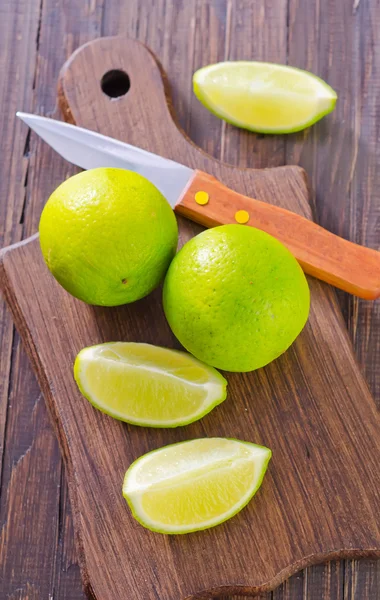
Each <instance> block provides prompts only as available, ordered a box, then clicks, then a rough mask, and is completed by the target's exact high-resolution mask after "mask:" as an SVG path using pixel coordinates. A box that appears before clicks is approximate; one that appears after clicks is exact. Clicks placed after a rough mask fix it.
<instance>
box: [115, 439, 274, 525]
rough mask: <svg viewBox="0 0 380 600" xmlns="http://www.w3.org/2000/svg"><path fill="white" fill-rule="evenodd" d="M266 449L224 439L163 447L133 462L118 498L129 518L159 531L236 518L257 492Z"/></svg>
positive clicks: (266, 456) (269, 452) (199, 440)
mask: <svg viewBox="0 0 380 600" xmlns="http://www.w3.org/2000/svg"><path fill="white" fill-rule="evenodd" d="M271 455H272V453H271V451H270V450H269V449H268V448H265V447H264V446H257V445H256V444H251V443H249V442H241V441H239V440H234V439H226V438H203V439H197V440H191V441H189V442H181V443H179V444H173V445H171V446H165V447H164V448H160V449H159V450H154V451H153V452H148V454H145V455H144V456H142V457H141V458H139V459H138V460H136V461H135V462H134V463H133V464H132V465H131V466H130V467H129V469H128V471H127V472H126V474H125V478H124V484H123V496H124V498H125V499H126V500H127V502H128V504H129V506H130V508H131V510H132V513H133V516H134V517H135V518H136V519H137V521H139V523H141V525H144V527H147V528H148V529H152V530H153V531H158V532H159V533H190V532H192V531H198V530H200V529H207V528H209V527H213V526H214V525H219V523H222V522H223V521H226V520H227V519H230V518H231V517H233V516H234V515H236V514H237V513H238V512H239V511H240V510H241V509H242V508H243V507H244V506H246V504H248V502H249V501H250V500H251V498H252V496H253V495H254V494H255V493H256V492H257V490H258V489H259V487H260V485H261V483H262V480H263V477H264V475H265V471H266V470H267V466H268V463H269V460H270V458H271Z"/></svg>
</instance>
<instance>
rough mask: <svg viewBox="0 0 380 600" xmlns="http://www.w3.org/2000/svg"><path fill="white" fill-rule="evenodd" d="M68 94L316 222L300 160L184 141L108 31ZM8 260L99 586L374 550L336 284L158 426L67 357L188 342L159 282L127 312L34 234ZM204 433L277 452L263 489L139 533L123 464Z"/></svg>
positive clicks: (373, 414) (374, 463)
mask: <svg viewBox="0 0 380 600" xmlns="http://www.w3.org/2000/svg"><path fill="white" fill-rule="evenodd" d="M113 69H122V70H124V71H125V72H126V73H128V75H129V78H130V90H129V91H128V93H127V94H126V95H123V96H120V97H118V98H116V99H110V98H109V97H108V96H107V95H106V94H105V93H104V92H103V91H102V89H101V81H102V78H103V77H104V75H105V74H106V73H109V71H111V70H113ZM124 83H125V82H124ZM124 83H123V80H122V77H121V76H120V74H117V73H116V74H115V73H114V74H108V75H107V76H106V77H105V79H104V80H103V87H104V89H106V90H107V91H108V92H109V93H111V94H116V93H120V92H121V91H123V90H122V88H123V85H124ZM59 97H60V104H61V106H62V108H63V112H64V115H65V118H66V119H67V120H70V121H72V122H75V123H77V124H78V125H81V126H83V127H88V128H90V129H94V130H97V131H100V132H101V133H104V134H107V135H111V136H113V137H116V138H120V139H122V140H125V141H128V142H130V143H132V144H136V145H139V146H141V147H143V148H146V149H149V150H151V151H153V152H157V153H159V154H162V155H163V156H167V157H168V158H173V159H175V160H178V161H180V162H183V163H185V164H187V165H189V166H190V167H198V168H200V169H203V170H205V171H208V172H209V173H210V174H212V175H215V176H216V177H218V178H220V180H222V181H223V182H224V183H226V184H227V185H229V186H230V187H231V188H233V189H236V190H237V191H239V192H243V193H245V194H248V195H252V196H255V197H257V198H259V199H261V200H265V201H267V202H272V203H275V204H278V205H280V206H283V207H285V208H289V209H291V210H294V211H296V212H299V213H300V214H304V215H306V216H308V217H311V211H310V206H309V203H308V191H307V184H306V179H305V176H304V173H303V171H302V170H301V169H299V168H298V167H283V168H279V169H268V170H262V171H255V170H240V169H238V168H234V167H230V166H228V165H224V164H221V163H219V162H218V161H216V160H214V159H212V158H211V157H209V156H207V155H206V154H205V153H204V152H202V151H201V150H200V149H199V148H197V147H195V146H194V145H193V144H192V143H191V142H190V141H189V140H188V139H185V137H184V136H183V133H181V132H180V131H179V130H178V128H177V126H176V125H175V124H174V122H173V120H172V119H173V115H172V111H171V108H170V98H169V97H168V94H167V88H166V84H164V83H163V73H162V72H160V68H159V66H158V64H157V62H156V59H155V58H154V56H153V55H152V53H151V52H150V51H149V50H148V49H147V48H145V47H144V46H142V45H141V44H139V43H137V42H134V41H128V40H125V39H121V38H108V39H100V40H96V41H95V42H91V43H90V44H87V45H86V46H83V47H82V48H80V49H79V50H78V51H77V52H75V53H74V55H73V56H72V58H71V59H70V60H69V61H68V63H67V64H66V65H65V66H64V68H63V70H62V74H61V80H60V87H59ZM180 230H181V242H182V243H183V242H184V241H186V240H187V239H188V238H189V237H190V236H192V235H194V233H196V232H197V231H199V228H198V227H197V226H195V225H194V224H192V223H190V222H189V221H185V220H181V223H180ZM0 262H1V264H0V273H1V286H2V288H3V292H4V294H5V297H6V299H7V301H8V303H9V306H10V309H11V311H12V313H13V316H14V319H15V322H16V325H17V327H18V329H19V331H20V333H21V335H22V337H23V339H24V341H25V344H26V346H27V349H28V352H29V354H30V357H31V360H32V361H33V364H34V367H35V370H36V373H37V376H38V379H39V382H40V384H41V387H42V389H43V392H44V395H45V398H46V402H47V404H48V407H49V409H50V411H51V415H52V419H53V422H54V425H55V429H56V432H57V435H58V438H59V441H60V445H61V449H62V453H63V455H64V458H65V461H66V465H67V473H68V480H69V490H70V497H71V502H72V507H73V513H74V519H75V528H76V537H77V542H78V550H79V560H80V564H81V569H82V575H83V581H84V585H85V588H86V590H87V592H88V594H89V595H90V596H91V597H93V598H95V599H97V600H116V599H118V600H119V599H122V598H131V599H132V598H133V599H134V600H154V599H157V598H159V599H160V600H184V599H185V598H187V599H189V598H194V597H209V596H212V595H218V594H235V593H236V594H245V593H246V594H253V593H255V592H261V591H265V590H269V589H271V588H273V587H275V586H276V585H278V584H279V583H280V582H281V581H282V580H284V579H285V578H287V577H288V576H290V575H291V574H292V573H294V572H295V571H297V570H298V569H301V568H303V567H305V566H307V565H310V564H312V563H315V562H318V561H323V560H328V559H333V558H343V557H360V556H366V555H368V556H380V530H379V516H380V495H379V490H380V469H379V465H380V434H379V431H380V418H379V414H378V413H377V411H376V408H375V404H374V401H373V399H372V397H371V395H370V393H369V391H368V388H367V385H366V383H365V381H364V379H363V376H362V375H361V372H360V370H359V367H358V365H357V362H356V360H355V357H354V354H353V350H352V346H351V343H350V341H349V338H348V335H347V332H346V329H345V326H344V323H343V319H342V317H341V314H340V311H339V308H338V305H337V301H336V298H335V293H334V291H333V290H332V289H331V288H329V287H328V286H327V285H325V284H322V283H321V282H319V281H317V280H315V279H310V280H309V283H310V288H311V313H310V319H309V322H308V324H307V326H306V327H305V330H304V331H303V332H302V334H301V335H300V336H299V338H298V339H297V341H296V343H295V344H294V345H293V346H292V348H291V349H290V350H288V352H286V354H285V355H284V356H282V357H280V358H279V359H278V360H276V361H275V362H274V363H272V364H271V365H269V366H268V367H266V368H264V369H260V370H258V371H256V372H252V373H248V374H228V375H227V378H228V383H229V386H228V390H229V395H228V399H227V401H226V402H224V404H223V405H221V406H220V407H218V408H216V409H215V410H214V411H213V412H212V413H211V414H210V415H208V416H207V417H205V418H204V419H202V420H201V421H199V422H198V423H194V424H193V425H190V426H187V427H184V428H178V429H176V430H154V429H146V428H138V427H132V426H128V425H125V424H122V423H120V422H118V421H115V420H112V419H111V418H110V417H107V416H106V415H103V414H102V413H100V412H98V411H96V410H95V409H94V408H92V406H91V405H90V404H89V403H88V402H87V401H86V400H85V399H83V398H82V396H81V395H80V393H79V392H78V390H77V388H76V385H75V383H74V380H73V376H72V365H73V361H74V358H75V356H76V354H77V352H78V351H79V350H80V349H81V348H82V347H83V346H87V345H90V344H97V343H99V342H104V341H111V340H112V341H114V340H128V341H141V342H142V341H144V342H149V343H152V344H159V345H163V346H169V347H178V342H177V341H176V340H175V338H174V337H173V335H172V333H171V332H170V329H169V327H168V325H167V323H166V321H165V318H164V315H163V311H162V307H161V291H160V290H156V292H155V293H153V294H152V295H150V296H149V297H148V298H145V299H144V300H142V301H139V302H136V303H134V304H132V305H129V306H124V307H120V308H115V309H109V308H96V307H91V306H87V305H85V304H83V303H81V302H79V301H77V300H75V299H74V298H72V297H71V296H69V294H67V293H66V292H65V291H64V290H63V289H62V288H61V287H60V286H59V285H58V284H57V283H56V282H55V280H54V279H53V277H52V276H51V275H50V273H49V271H48V270H47V268H46V266H45V264H44V262H43V260H42V258H41V253H40V249H39V242H38V238H37V236H34V237H33V238H31V239H29V240H26V241H25V242H22V243H21V244H18V245H16V246H13V247H10V248H7V249H5V250H4V251H3V252H2V254H1V261H0ZM201 436H228V437H236V438H240V439H243V440H250V441H253V442H257V443H259V444H264V445H267V446H269V447H270V448H272V450H273V459H272V462H271V464H270V467H269V471H268V473H267V475H266V477H265V479H264V483H263V485H262V488H261V489H260V491H259V492H258V494H257V496H256V497H255V498H254V499H253V501H252V502H251V503H250V504H249V505H248V507H246V508H245V509H244V510H243V511H242V512H241V513H240V514H239V515H237V516H236V517H234V518H233V519H232V520H230V521H229V522H227V523H225V524H223V525H220V526H219V527H216V528H214V529H211V530H208V531H205V532H200V533H194V534H190V535H186V536H178V537H175V536H163V535H160V534H156V533H152V532H150V531H147V530H145V529H144V528H142V527H141V526H140V525H139V524H138V523H137V522H136V521H134V520H133V518H132V517H131V514H130V512H129V509H128V508H127V505H126V503H125V501H124V499H123V498H122V495H121V485H122V480H123V475H124V472H125V470H126V468H127V467H128V466H129V464H130V463H131V462H132V461H133V460H134V459H135V458H136V457H138V456H140V455H141V454H143V453H145V452H147V451H148V450H152V449H154V448H158V447H160V446H162V445H165V444H168V443H173V442H177V441H181V440H187V439H192V438H195V437H201ZM36 510H38V507H36Z"/></svg>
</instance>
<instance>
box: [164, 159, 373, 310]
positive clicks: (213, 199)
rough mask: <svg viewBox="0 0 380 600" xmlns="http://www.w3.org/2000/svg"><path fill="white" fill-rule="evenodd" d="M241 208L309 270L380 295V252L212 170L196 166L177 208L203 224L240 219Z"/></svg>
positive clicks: (359, 292)
mask: <svg viewBox="0 0 380 600" xmlns="http://www.w3.org/2000/svg"><path fill="white" fill-rule="evenodd" d="M199 192H201V193H206V194H207V196H208V199H207V202H206V204H204V205H201V204H199V203H197V201H196V194H198V193H199ZM241 210H243V211H245V212H246V214H247V220H246V221H244V222H245V223H246V225H251V226H252V227H257V228H258V229H262V230H263V231H266V232H267V233H269V234H270V235H273V236H274V237H275V238H277V239H278V240H280V242H282V243H283V244H284V245H285V246H286V247H287V248H288V249H289V250H290V251H291V252H292V254H293V255H294V256H295V257H296V259H297V260H298V262H299V263H300V265H301V267H302V268H303V270H304V271H305V273H307V274H308V275H313V277H317V278H318V279H321V280H322V281H325V282H327V283H330V284H332V285H334V286H335V287H337V288H340V289H342V290H345V291H346V292H349V293H351V294H354V295H356V296H359V297H361V298H366V299H367V300H376V298H378V297H379V296H380V252H376V251H375V250H372V249H371V248H365V247H364V246H360V245H358V244H353V243H352V242H350V241H348V240H345V239H344V238H341V237H339V236H337V235H334V234H333V233H331V232H330V231H327V229H323V228H322V227H321V226H320V225H317V224H316V223H313V222H312V221H310V220H309V219H305V217H302V216H301V215H297V214H295V213H293V212H290V211H289V210H285V209H283V208H281V207H279V206H274V205H273V204H268V203H267V202H262V201H260V200H259V199H256V198H252V197H248V196H244V195H243V194H239V193H238V192H236V191H235V190H231V189H230V188H229V187H227V186H226V185H224V184H223V183H221V182H220V181H218V180H217V179H215V177H213V176H211V175H209V174H208V173H203V172H202V171H198V170H196V171H195V173H194V176H193V177H192V179H191V180H190V181H189V183H188V185H187V186H186V189H185V190H184V191H183V194H182V196H181V197H180V199H179V202H178V204H177V205H176V207H175V211H176V212H177V213H178V214H180V215H183V216H185V217H187V218H188V219H191V220H192V221H195V222H196V223H200V224H201V225H203V226H205V227H215V226H217V225H226V224H228V223H236V222H237V221H236V213H237V212H238V211H241ZM239 222H240V221H239Z"/></svg>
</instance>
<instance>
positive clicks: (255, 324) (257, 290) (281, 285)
mask: <svg viewBox="0 0 380 600" xmlns="http://www.w3.org/2000/svg"><path fill="white" fill-rule="evenodd" d="M163 300H164V310H165V314H166V318H167V320H168V322H169V325H170V327H171V329H172V331H173V333H174V335H175V336H176V337H177V338H178V340H179V341H180V342H181V344H182V345H183V346H184V347H185V348H186V349H187V350H188V351H189V352H191V353H192V354H193V355H194V356H196V357H197V358H198V359H199V360H202V361H204V362H205V363H208V364H210V365H212V366H214V367H217V368H219V369H224V370H226V371H238V372H244V371H252V370H254V369H258V368H260V367H263V366H264V365H266V364H268V363H269V362H271V361H272V360H274V359H275V358H277V357H278V356H280V355H281V354H282V353H283V352H285V350H286V349H287V348H288V347H289V346H290V345H291V344H292V342H293V341H294V340H295V339H296V337H297V336H298V334H299V333H300V332H301V330H302V329H303V327H304V325H305V323H306V321H307V318H308V314H309V305H310V292H309V287H308V284H307V281H306V278H305V275H304V273H303V271H302V269H301V267H300V266H299V264H298V263H297V261H296V259H295V258H294V257H293V255H292V254H291V253H290V252H289V251H288V250H287V248H285V246H283V245H282V244H281V243H280V242H279V241H278V240H276V239H275V238H273V237H272V236H270V235H269V234H267V233H265V232H263V231H261V230H259V229H255V228H253V227H248V226H244V225H223V226H221V227H215V228H213V229H209V230H206V231H204V232H203V233H201V234H200V235H198V236H196V237H195V238H193V239H191V240H190V241H189V242H187V243H186V244H185V245H184V247H183V248H182V249H181V250H180V252H179V253H178V254H177V255H176V257H175V258H174V260H173V262H172V263H171V265H170V268H169V270H168V272H167V275H166V279H165V283H164V292H163Z"/></svg>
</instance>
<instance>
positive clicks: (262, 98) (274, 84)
mask: <svg viewBox="0 0 380 600" xmlns="http://www.w3.org/2000/svg"><path fill="white" fill-rule="evenodd" d="M193 87H194V93H195V95H196V96H197V98H198V100H200V101H201V102H202V104H204V106H205V107H206V108H208V109H209V110H210V111H211V112H213V113H214V114H215V115H217V116H218V117H220V118H221V119H224V120H225V121H228V122H229V123H232V125H236V126H237V127H243V128H244V129H250V130H251V131H257V132H260V133H291V132H294V131H300V130H301V129H305V127H308V126H309V125H312V124H313V123H315V122H316V121H319V119H321V118H322V117H323V116H324V115H327V114H328V113H329V112H331V111H332V110H334V107H335V103H336V100H337V94H336V92H335V91H334V90H333V89H332V88H331V87H330V86H329V85H328V84H327V83H325V82H324V81H323V80H322V79H320V78H319V77H317V76H316V75H313V74H312V73H309V72H308V71H303V70H301V69H296V68H294V67H289V66H286V65H277V64H274V63H264V62H249V61H237V62H221V63H217V64H214V65H209V66H207V67H203V68H202V69H199V70H198V71H196V73H195V74H194V76H193Z"/></svg>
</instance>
